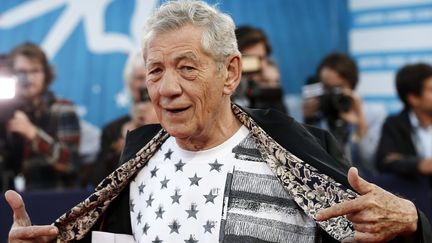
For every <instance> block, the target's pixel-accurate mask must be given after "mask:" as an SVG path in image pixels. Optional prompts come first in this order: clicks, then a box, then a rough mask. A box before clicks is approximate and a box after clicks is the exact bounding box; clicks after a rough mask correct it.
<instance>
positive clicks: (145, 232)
mask: <svg viewBox="0 0 432 243" xmlns="http://www.w3.org/2000/svg"><path fill="white" fill-rule="evenodd" d="M149 228H150V225H148V224H147V223H145V225H144V227H143V234H145V235H147V230H148V229H149Z"/></svg>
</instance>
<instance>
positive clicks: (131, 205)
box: [129, 199, 135, 213]
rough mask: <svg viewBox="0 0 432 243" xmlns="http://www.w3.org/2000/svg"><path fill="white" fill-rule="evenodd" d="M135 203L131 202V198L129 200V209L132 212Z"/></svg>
mask: <svg viewBox="0 0 432 243" xmlns="http://www.w3.org/2000/svg"><path fill="white" fill-rule="evenodd" d="M134 207H135V204H134V203H133V199H131V200H129V210H130V211H131V212H132V213H133V212H134Z"/></svg>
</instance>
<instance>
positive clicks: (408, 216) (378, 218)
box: [316, 168, 418, 242]
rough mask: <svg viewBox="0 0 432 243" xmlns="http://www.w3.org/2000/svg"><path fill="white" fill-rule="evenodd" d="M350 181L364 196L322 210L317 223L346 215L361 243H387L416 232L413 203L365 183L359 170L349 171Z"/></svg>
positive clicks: (416, 217)
mask: <svg viewBox="0 0 432 243" xmlns="http://www.w3.org/2000/svg"><path fill="white" fill-rule="evenodd" d="M348 181H349V183H350V185H351V186H352V187H353V188H354V190H356V191H357V192H358V193H360V195H361V196H359V197H358V198H356V199H354V200H351V201H346V202H342V203H339V204H336V205H333V206H332V207H330V208H326V209H324V210H321V211H320V212H318V213H317V215H316V220H318V221H324V220H327V219H330V218H333V217H337V216H344V215H345V216H346V217H347V219H348V220H349V221H351V222H352V223H353V225H354V229H355V235H354V237H355V239H356V240H357V241H359V242H387V241H389V240H392V239H394V238H395V237H396V236H410V235H412V234H413V233H415V232H416V231H417V221H418V216H417V209H416V207H415V206H414V204H413V203H412V202H410V201H408V200H405V199H403V198H400V197H397V196H395V195H393V194H391V193H390V192H387V191H385V190H384V189H382V188H380V187H378V186H376V185H374V184H371V183H369V182H367V181H365V180H364V179H362V178H361V177H360V176H359V175H358V171H357V169H356V168H351V169H350V170H349V171H348Z"/></svg>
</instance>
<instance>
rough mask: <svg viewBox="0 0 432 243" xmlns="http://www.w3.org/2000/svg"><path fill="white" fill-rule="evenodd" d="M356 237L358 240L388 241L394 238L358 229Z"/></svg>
mask: <svg viewBox="0 0 432 243" xmlns="http://www.w3.org/2000/svg"><path fill="white" fill-rule="evenodd" d="M354 238H355V239H356V240H357V241H358V242H387V241H389V240H392V239H394V237H388V236H387V235H385V234H380V233H365V232H358V231H356V232H355V233H354Z"/></svg>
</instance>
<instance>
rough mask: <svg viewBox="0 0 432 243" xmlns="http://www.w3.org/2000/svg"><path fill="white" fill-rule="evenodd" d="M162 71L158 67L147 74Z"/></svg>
mask: <svg viewBox="0 0 432 243" xmlns="http://www.w3.org/2000/svg"><path fill="white" fill-rule="evenodd" d="M161 71H162V69H160V68H154V69H152V70H150V72H149V74H158V73H160V72H161Z"/></svg>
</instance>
